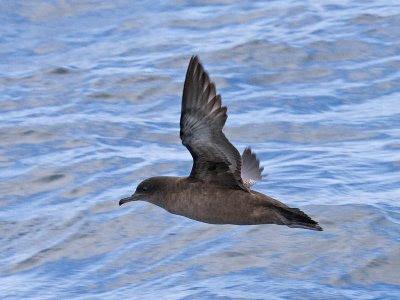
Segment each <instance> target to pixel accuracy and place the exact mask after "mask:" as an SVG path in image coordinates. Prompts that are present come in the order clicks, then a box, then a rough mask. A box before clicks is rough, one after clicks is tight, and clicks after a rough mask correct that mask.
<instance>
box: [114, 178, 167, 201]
mask: <svg viewBox="0 0 400 300" xmlns="http://www.w3.org/2000/svg"><path fill="white" fill-rule="evenodd" d="M166 181H167V180H166V179H165V178H163V177H150V178H147V179H146V180H144V181H142V182H141V183H140V184H139V185H138V186H137V188H136V191H135V193H134V194H133V195H131V196H129V197H126V198H123V199H121V200H119V205H120V206H121V205H122V204H124V203H126V202H131V201H137V200H143V201H147V202H151V203H153V204H156V205H159V204H160V203H158V202H159V201H162V199H163V198H164V197H163V194H164V193H165V192H166V191H165V189H166V185H167V182H166Z"/></svg>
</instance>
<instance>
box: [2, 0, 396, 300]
mask: <svg viewBox="0 0 400 300" xmlns="http://www.w3.org/2000/svg"><path fill="white" fill-rule="evenodd" d="M192 54H198V55H199V56H200V59H201V61H202V62H203V64H204V66H205V68H206V69H207V70H208V72H209V74H210V76H211V77H212V79H213V81H214V82H215V83H216V86H217V89H218V92H219V93H221V94H222V101H223V104H224V105H226V106H227V107H228V114H229V118H228V121H227V124H226V126H225V133H226V135H227V136H228V137H229V139H230V140H231V141H232V142H233V143H234V144H235V146H236V147H237V148H238V149H239V151H242V150H243V149H244V148H245V147H246V146H247V145H251V146H252V148H253V149H254V151H255V152H256V153H257V155H258V157H259V158H260V160H261V162H262V165H263V166H264V167H265V173H266V178H265V179H264V181H262V182H260V183H258V184H257V185H256V186H255V189H256V190H258V191H260V192H263V193H266V194H268V195H270V196H272V197H274V198H277V199H280V200H281V201H283V202H285V203H286V204H288V205H290V206H293V207H300V208H301V209H302V210H304V211H305V212H306V213H307V214H309V215H310V216H312V217H313V218H314V219H315V220H317V221H319V222H320V224H321V226H322V227H323V228H324V231H323V232H314V231H308V230H303V229H292V228H287V227H285V226H276V225H259V226H234V225H220V226H217V225H209V224H203V223H199V222H196V221H193V220H190V219H187V218H184V217H181V216H176V215H172V214H169V213H167V212H166V211H164V210H162V209H161V208H159V207H156V206H152V205H150V204H148V203H145V202H136V203H130V204H128V205H126V206H124V207H118V200H119V199H120V198H122V197H126V196H127V195H130V194H131V193H132V192H133V191H134V189H135V187H136V185H137V184H138V182H140V181H141V180H142V179H144V178H146V177H149V176H155V175H173V176H185V175H187V174H188V173H189V172H190V169H191V163H192V161H191V156H190V154H189V152H188V151H187V150H186V148H185V147H184V146H182V144H181V141H180V139H179V117H180V105H181V104H180V101H181V94H182V86H183V80H184V75H185V71H186V67H187V64H188V61H189V58H190V56H191V55H192ZM0 169H1V172H0V199H1V200H0V230H1V234H0V298H2V299H28V298H29V299H399V297H400V296H399V295H400V206H399V200H400V3H398V2H396V1H380V0H379V1H378V0H375V1H350V0H343V1H295V0H289V1H251V2H250V1H249V2H245V1H237V2H235V1H230V0H227V1H177V2H173V1H152V2H144V1H122V0H120V1H98V0H90V1H88V0H85V1H62V0H52V1H38V0H32V1H1V2H0Z"/></svg>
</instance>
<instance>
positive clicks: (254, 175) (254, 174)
mask: <svg viewBox="0 0 400 300" xmlns="http://www.w3.org/2000/svg"><path fill="white" fill-rule="evenodd" d="M263 170H264V167H260V161H259V160H258V159H257V157H256V155H255V154H254V153H252V152H251V148H250V147H246V149H244V151H243V153H242V180H243V183H244V184H245V185H246V186H247V187H248V188H250V187H251V186H252V185H253V184H255V183H256V182H257V181H259V180H261V179H262V174H261V173H262V171H263Z"/></svg>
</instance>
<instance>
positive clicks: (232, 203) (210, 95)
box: [119, 56, 322, 230]
mask: <svg viewBox="0 0 400 300" xmlns="http://www.w3.org/2000/svg"><path fill="white" fill-rule="evenodd" d="M226 111H227V108H226V107H225V106H222V105H221V96H220V95H217V93H216V89H215V85H214V83H212V82H211V80H210V78H209V76H208V74H207V72H206V71H205V70H204V68H203V66H202V65H201V63H200V61H199V59H198V57H197V56H192V58H191V59H190V62H189V66H188V69H187V72H186V78H185V83H184V86H183V95H182V110H181V119H180V137H181V140H182V144H183V145H185V146H186V148H187V149H188V150H189V152H190V154H191V155H192V157H193V166H192V170H191V172H190V175H189V176H187V177H171V176H157V177H151V178H148V179H146V180H144V181H142V182H141V183H140V184H139V185H138V186H137V188H136V191H135V193H134V194H133V195H131V196H130V197H127V198H124V199H121V200H120V201H119V205H122V204H124V203H127V202H130V201H136V200H143V201H147V202H150V203H152V204H155V205H157V206H160V207H162V208H164V209H165V210H167V211H168V212H170V213H173V214H177V215H181V216H185V217H188V218H190V219H194V220H197V221H201V222H205V223H210V224H236V225H254V224H278V225H286V226H289V227H295V228H305V229H311V230H322V228H321V227H320V226H319V225H318V223H317V222H315V221H314V220H312V219H311V218H310V217H309V216H308V215H306V214H305V213H304V212H302V211H301V210H300V209H298V208H291V207H288V206H287V205H285V204H283V203H282V202H280V201H278V200H276V199H273V198H271V197H269V196H266V195H264V194H262V193H259V192H256V191H254V190H252V189H251V186H252V185H253V184H254V183H255V182H256V181H258V180H260V179H262V175H261V172H262V171H263V168H260V161H259V160H258V159H257V157H256V156H255V154H254V153H252V151H251V149H250V148H246V149H245V150H244V152H243V154H242V155H240V153H239V152H238V150H237V149H236V148H235V147H234V146H233V145H232V144H231V143H230V142H229V140H228V139H227V138H226V136H225V134H224V133H223V132H222V128H223V127H224V125H225V122H226V119H227V117H228V116H227V114H226Z"/></svg>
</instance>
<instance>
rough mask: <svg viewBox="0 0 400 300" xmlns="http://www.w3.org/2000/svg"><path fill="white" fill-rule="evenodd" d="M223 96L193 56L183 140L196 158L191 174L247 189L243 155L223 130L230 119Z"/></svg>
mask: <svg viewBox="0 0 400 300" xmlns="http://www.w3.org/2000/svg"><path fill="white" fill-rule="evenodd" d="M226 110H227V108H226V107H221V96H220V95H216V91H215V86H214V84H213V83H212V82H211V81H210V78H209V77H208V74H207V73H206V72H205V71H204V69H203V67H202V65H201V63H200V62H199V59H198V58H197V56H193V57H192V58H191V59H190V62H189V66H188V70H187V72H186V78H185V84H184V87H183V96H182V112H181V122H180V125H181V132H180V135H181V139H182V144H183V145H185V146H186V148H188V150H189V151H190V153H191V154H192V157H193V167H192V171H191V173H190V177H192V178H195V179H199V180H202V181H204V182H209V183H213V184H217V185H224V186H230V187H239V188H241V189H243V190H245V191H248V189H247V187H245V186H244V184H243V182H242V179H241V170H240V169H241V157H240V154H239V152H238V151H237V149H236V148H235V147H234V146H233V145H232V144H231V143H230V142H229V141H228V139H227V138H226V137H225V135H224V133H223V132H222V128H223V127H224V125H225V121H226V119H227V118H228V116H227V114H226Z"/></svg>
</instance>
